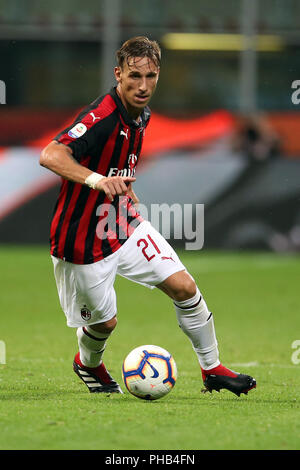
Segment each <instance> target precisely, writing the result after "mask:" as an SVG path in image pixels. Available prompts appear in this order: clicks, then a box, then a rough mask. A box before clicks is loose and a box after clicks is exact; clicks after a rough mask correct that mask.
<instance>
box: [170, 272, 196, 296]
mask: <svg viewBox="0 0 300 470" xmlns="http://www.w3.org/2000/svg"><path fill="white" fill-rule="evenodd" d="M196 292H197V285H196V283H195V281H194V279H193V278H192V277H190V276H188V277H186V279H185V280H184V282H182V283H181V284H180V285H178V286H176V288H175V289H174V292H173V298H174V300H177V301H178V302H181V301H183V300H188V299H191V298H192V297H194V296H195V295H196Z"/></svg>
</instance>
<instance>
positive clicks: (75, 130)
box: [68, 122, 87, 139]
mask: <svg viewBox="0 0 300 470" xmlns="http://www.w3.org/2000/svg"><path fill="white" fill-rule="evenodd" d="M86 131H87V127H86V125H85V124H83V123H82V122H79V123H78V124H76V126H74V127H72V129H70V130H69V132H68V135H69V136H70V137H73V139H78V137H81V136H82V135H83V134H85V133H86Z"/></svg>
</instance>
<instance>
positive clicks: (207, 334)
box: [40, 36, 256, 395]
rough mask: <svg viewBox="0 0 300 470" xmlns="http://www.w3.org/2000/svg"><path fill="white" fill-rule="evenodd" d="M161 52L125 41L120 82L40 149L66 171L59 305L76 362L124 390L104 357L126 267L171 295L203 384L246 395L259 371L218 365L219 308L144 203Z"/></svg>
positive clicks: (100, 384) (57, 230) (60, 204)
mask: <svg viewBox="0 0 300 470" xmlns="http://www.w3.org/2000/svg"><path fill="white" fill-rule="evenodd" d="M160 60H161V51H160V48H159V45H158V44H157V42H156V41H151V40H149V39H148V38H146V37H143V36H141V37H135V38H132V39H129V40H128V41H126V42H125V43H124V44H123V45H122V46H121V48H120V49H119V50H118V51H117V66H116V67H115V69H114V74H115V79H116V85H117V86H115V87H113V88H112V89H111V90H110V92H109V93H107V94H105V95H104V96H101V97H99V98H97V99H96V100H95V101H94V102H92V103H91V104H90V105H88V106H87V107H86V108H85V109H84V110H83V111H82V112H81V113H80V114H79V115H78V116H77V117H76V118H75V120H74V122H73V123H72V124H71V125H70V126H69V127H67V128H66V129H64V130H63V131H62V132H61V133H60V134H59V135H57V136H56V137H55V138H54V140H53V141H52V142H50V143H49V144H48V145H47V146H46V147H45V148H44V149H43V151H42V153H41V157H40V164H41V165H42V166H44V167H46V168H48V169H49V170H51V171H53V172H55V173H56V174H58V175H60V176H61V177H62V185H61V190H60V193H59V196H58V200H57V203H56V206H55V210H54V215H53V219H52V223H51V230H50V243H51V256H52V260H53V264H54V274H55V279H56V284H57V289H58V295H59V299H60V303H61V307H62V309H63V311H64V313H65V315H66V318H67V325H68V326H70V327H74V328H77V338H78V346H79V351H78V353H77V354H76V355H75V358H74V362H73V369H74V371H75V372H76V374H77V375H78V376H79V377H80V378H81V379H82V380H83V381H84V383H85V384H86V385H87V387H88V388H89V391H90V392H100V393H101V392H104V393H109V392H119V393H122V390H121V388H120V386H119V385H118V383H117V382H116V381H115V380H114V379H113V378H112V377H111V375H110V374H109V372H108V371H107V369H106V368H105V366H104V363H103V361H102V356H103V353H104V350H105V347H106V343H107V340H108V338H109V336H110V335H111V333H112V331H113V330H114V328H115V327H116V324H117V307H116V293H115V290H114V281H115V277H116V274H119V275H121V276H124V277H125V278H127V279H129V280H131V281H134V282H137V283H140V284H143V285H145V286H148V287H150V288H154V287H157V288H159V289H161V290H162V291H163V292H164V293H165V294H166V295H168V296H169V297H170V298H171V299H172V301H173V305H174V308H175V311H176V315H177V319H178V323H179V325H180V327H181V329H182V331H183V332H184V333H185V334H186V335H187V336H188V338H189V339H190V341H191V343H192V347H193V349H194V351H195V353H196V355H197V358H198V360H199V363H200V366H201V371H202V378H203V381H204V385H205V390H209V391H212V390H218V391H219V390H220V389H221V388H225V389H228V390H230V391H232V392H233V393H235V394H237V395H240V393H247V392H248V390H250V389H251V388H254V387H255V386H256V382H255V379H253V378H252V377H250V376H248V375H244V374H239V373H236V372H233V371H231V370H230V369H228V368H226V367H224V366H223V365H222V364H221V363H220V360H219V353H218V345H217V340H216V335H215V329H214V321H213V316H212V313H211V312H210V311H209V310H208V307H207V305H206V302H205V300H204V298H203V296H202V294H201V293H200V291H199V289H198V287H197V285H196V283H195V280H194V279H193V278H192V276H191V275H190V274H189V273H188V271H187V269H186V268H185V266H184V265H183V264H182V263H181V261H180V259H179V257H178V256H177V254H176V253H175V251H174V250H173V248H172V247H171V246H170V245H169V243H168V242H167V241H166V240H165V239H164V238H163V237H162V236H161V234H160V233H159V232H158V231H156V230H155V229H154V228H153V227H152V226H151V224H150V223H149V222H148V221H146V220H143V219H142V217H141V215H140V214H139V213H138V211H137V208H136V203H137V202H138V198H137V196H136V194H135V193H134V190H133V187H132V184H133V183H134V181H135V177H134V174H135V169H136V165H137V162H138V160H139V158H140V154H141V148H142V141H143V136H144V133H145V130H146V127H147V125H148V122H149V119H150V109H149V108H148V103H149V101H150V99H151V97H152V95H153V93H154V91H155V88H156V85H157V81H158V77H159V71H160ZM153 189H154V190H155V182H154V183H153Z"/></svg>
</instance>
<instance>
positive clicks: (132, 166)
mask: <svg viewBox="0 0 300 470" xmlns="http://www.w3.org/2000/svg"><path fill="white" fill-rule="evenodd" d="M136 162H137V156H136V155H135V154H134V153H131V154H130V155H129V157H128V165H129V170H130V173H131V174H133V173H134V169H135V166H136Z"/></svg>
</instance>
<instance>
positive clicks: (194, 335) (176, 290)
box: [118, 222, 255, 394]
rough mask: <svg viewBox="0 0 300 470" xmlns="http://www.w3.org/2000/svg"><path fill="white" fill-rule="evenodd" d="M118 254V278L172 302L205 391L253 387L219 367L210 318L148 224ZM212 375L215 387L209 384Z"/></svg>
mask: <svg viewBox="0 0 300 470" xmlns="http://www.w3.org/2000/svg"><path fill="white" fill-rule="evenodd" d="M120 251H121V255H120V260H119V266H118V273H119V274H121V275H122V276H124V277H126V278H128V279H130V280H133V281H135V282H138V283H141V284H144V285H147V286H148V287H158V288H160V289H161V290H162V291H163V292H164V293H166V294H167V295H168V296H169V297H170V298H171V299H172V300H173V302H174V306H175V310H176V314H177V318H178V322H179V325H180V326H181V329H182V331H183V332H184V333H185V334H186V335H187V336H188V337H189V339H190V340H191V343H192V345H193V348H194V350H195V352H196V354H197V358H198V361H199V363H200V366H201V370H202V377H203V380H204V384H205V386H206V387H207V389H218V388H219V389H220V388H227V389H229V390H231V391H234V393H237V394H239V393H241V392H242V391H247V390H248V389H250V388H252V387H253V386H255V381H254V379H252V378H251V377H249V376H243V375H242V374H237V373H235V372H233V371H231V370H229V369H227V368H226V367H224V366H223V365H222V364H220V361H219V351H218V343H217V339H216V334H215V328H214V319H213V315H212V313H211V312H210V311H209V310H208V308H207V305H206V302H205V300H204V299H203V296H202V294H201V292H200V291H199V289H198V287H197V285H196V283H195V281H194V279H193V278H192V276H190V274H189V273H188V272H187V271H186V269H185V266H184V265H183V264H182V263H181V261H180V259H179V258H178V256H177V254H176V253H175V251H174V250H173V248H172V247H171V246H170V245H169V243H168V242H167V241H166V240H165V239H164V238H163V237H162V236H161V234H160V233H159V232H157V231H156V230H155V229H154V228H153V227H152V226H151V224H149V222H143V223H142V224H140V226H138V227H137V229H136V230H135V231H134V233H133V234H132V235H131V237H130V238H129V240H127V241H126V243H125V244H124V245H123V247H122V248H121V249H120ZM133 253H134V256H133V255H132V254H133ZM216 374H217V375H218V379H217V380H218V383H217V384H215V383H213V382H212V376H213V375H216ZM220 377H225V378H224V379H223V378H220ZM229 379H230V380H229ZM231 379H233V380H234V384H233V385H232V383H231V382H232V380H231Z"/></svg>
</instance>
